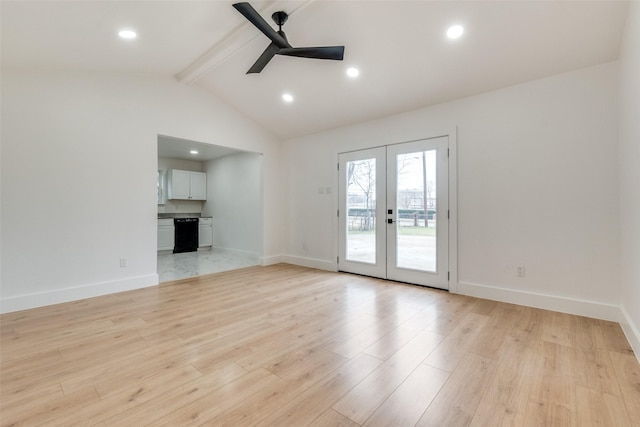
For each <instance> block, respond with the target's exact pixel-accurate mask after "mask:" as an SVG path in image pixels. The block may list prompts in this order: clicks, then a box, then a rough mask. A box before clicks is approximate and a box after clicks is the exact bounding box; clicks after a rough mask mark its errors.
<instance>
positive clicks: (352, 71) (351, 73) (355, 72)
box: [347, 67, 360, 77]
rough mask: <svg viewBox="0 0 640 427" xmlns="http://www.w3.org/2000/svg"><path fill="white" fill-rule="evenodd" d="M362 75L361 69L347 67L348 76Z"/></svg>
mask: <svg viewBox="0 0 640 427" xmlns="http://www.w3.org/2000/svg"><path fill="white" fill-rule="evenodd" d="M359 75H360V70H358V69H357V68H355V67H351V68H348V69H347V76H349V77H358V76H359Z"/></svg>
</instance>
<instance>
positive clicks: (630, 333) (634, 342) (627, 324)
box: [620, 307, 640, 362]
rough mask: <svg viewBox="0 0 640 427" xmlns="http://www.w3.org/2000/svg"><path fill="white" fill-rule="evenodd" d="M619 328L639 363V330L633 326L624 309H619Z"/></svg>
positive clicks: (636, 326)
mask: <svg viewBox="0 0 640 427" xmlns="http://www.w3.org/2000/svg"><path fill="white" fill-rule="evenodd" d="M620 326H621V327H622V331H623V332H624V334H625V335H626V337H627V340H628V341H629V344H630V345H631V348H632V349H633V352H634V353H635V354H636V359H638V362H640V329H638V325H635V324H634V323H633V321H632V320H631V317H630V316H629V313H627V310H625V309H624V307H620Z"/></svg>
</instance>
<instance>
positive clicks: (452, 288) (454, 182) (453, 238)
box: [333, 127, 458, 293]
mask: <svg viewBox="0 0 640 427" xmlns="http://www.w3.org/2000/svg"><path fill="white" fill-rule="evenodd" d="M441 136H444V137H447V138H448V140H449V141H448V143H449V274H450V275H449V292H451V293H457V292H458V179H457V177H458V168H457V165H458V136H457V128H455V127H454V128H450V129H445V130H434V131H430V132H425V133H424V134H423V135H421V136H420V137H418V138H416V139H411V140H405V141H388V142H386V143H383V142H382V141H377V142H378V144H375V145H374V144H369V145H361V146H357V147H356V146H354V147H353V148H351V147H350V149H349V150H347V151H358V150H365V149H368V148H377V147H385V146H387V145H393V144H402V143H405V142H414V141H419V140H422V139H431V138H437V137H441ZM340 153H341V152H340V151H337V150H336V151H335V152H334V167H335V166H337V165H338V161H339V160H338V159H339V158H338V156H339V154H340ZM342 153H344V151H342ZM338 175H339V174H338V171H337V168H336V173H335V174H334V179H333V188H335V189H336V191H334V197H333V211H334V212H335V213H336V215H335V216H334V217H333V241H334V245H333V260H334V267H333V269H334V271H338V254H339V251H338V246H339V241H340V239H339V233H340V230H339V223H340V221H339V220H338V216H337V212H338V206H339V193H340V192H339V191H337V190H338V188H339V182H338Z"/></svg>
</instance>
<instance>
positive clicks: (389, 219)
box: [387, 218, 395, 224]
mask: <svg viewBox="0 0 640 427" xmlns="http://www.w3.org/2000/svg"><path fill="white" fill-rule="evenodd" d="M394 222H395V221H394V220H393V219H392V218H387V224H393V223H394Z"/></svg>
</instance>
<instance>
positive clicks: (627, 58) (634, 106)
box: [620, 2, 640, 358]
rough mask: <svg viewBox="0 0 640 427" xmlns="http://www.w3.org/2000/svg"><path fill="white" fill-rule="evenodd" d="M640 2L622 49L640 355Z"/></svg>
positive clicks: (630, 331) (627, 319)
mask: <svg viewBox="0 0 640 427" xmlns="http://www.w3.org/2000/svg"><path fill="white" fill-rule="evenodd" d="M638 76H640V3H638V2H631V5H630V6H629V16H628V18H627V25H626V29H625V35H624V40H623V43H622V47H621V50H620V223H621V225H620V229H621V248H622V262H621V267H622V268H621V270H622V308H623V318H622V320H621V324H622V326H623V329H624V330H625V333H626V334H627V337H628V338H629V341H630V342H631V344H632V346H633V348H634V350H635V352H636V355H637V356H638V358H640V78H639V77H638Z"/></svg>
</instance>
